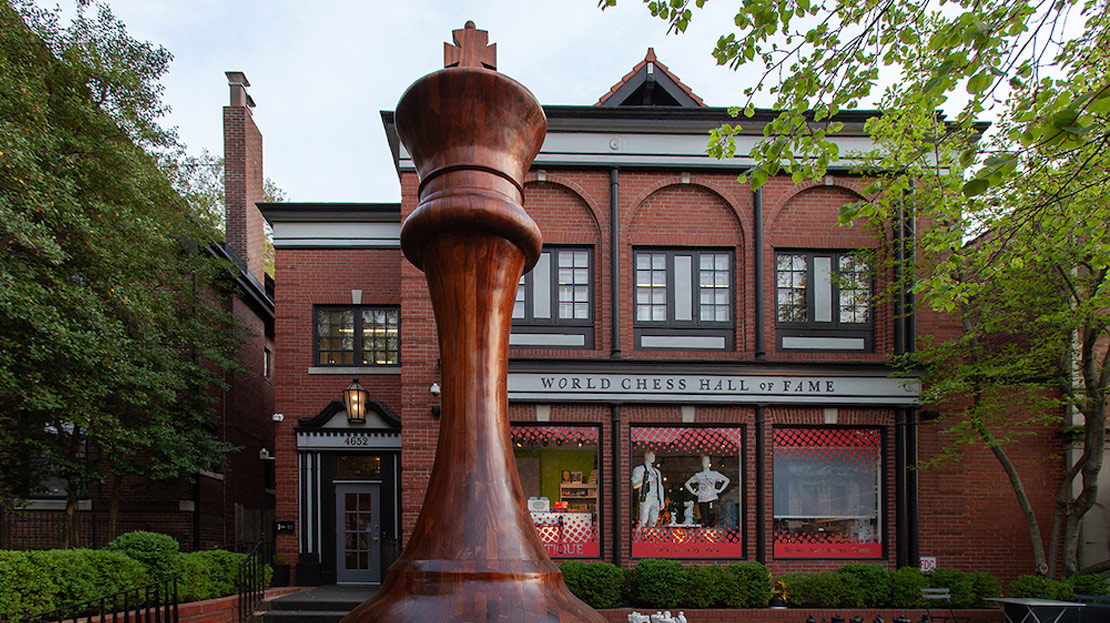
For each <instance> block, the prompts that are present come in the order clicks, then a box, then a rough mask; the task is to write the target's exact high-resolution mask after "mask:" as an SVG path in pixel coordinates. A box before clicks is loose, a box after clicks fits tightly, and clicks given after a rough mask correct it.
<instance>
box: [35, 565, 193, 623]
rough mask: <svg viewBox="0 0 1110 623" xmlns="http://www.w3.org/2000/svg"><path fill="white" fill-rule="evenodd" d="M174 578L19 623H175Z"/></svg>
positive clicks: (176, 612) (175, 581)
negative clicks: (108, 622) (109, 621)
mask: <svg viewBox="0 0 1110 623" xmlns="http://www.w3.org/2000/svg"><path fill="white" fill-rule="evenodd" d="M177 606H178V595H177V575H172V576H170V577H168V578H166V579H164V580H160V581H158V582H151V583H150V584H144V585H142V586H136V587H135V588H129V589H127V590H125V591H120V592H118V593H113V594H111V595H103V596H101V597H97V598H95V599H90V600H88V601H82V602H80V603H75V604H70V605H68V606H63V607H61V608H55V609H54V610H49V611H47V612H40V613H38V614H31V613H30V612H29V611H25V613H24V615H23V616H22V617H21V618H20V619H19V621H20V623H48V622H58V623H66V622H67V621H68V622H72V623H79V622H82V621H84V622H85V623H106V622H107V621H108V620H111V621H114V622H115V623H178V610H177Z"/></svg>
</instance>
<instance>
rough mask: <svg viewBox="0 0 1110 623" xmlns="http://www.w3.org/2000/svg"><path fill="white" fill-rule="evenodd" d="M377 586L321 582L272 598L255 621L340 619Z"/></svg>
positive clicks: (333, 622) (306, 622)
mask: <svg viewBox="0 0 1110 623" xmlns="http://www.w3.org/2000/svg"><path fill="white" fill-rule="evenodd" d="M377 590H378V587H377V586H319V587H316V588H314V589H311V590H307V591H301V592H298V593H292V594H290V595H284V596H282V597H277V598H275V599H268V600H266V601H265V602H264V603H263V604H262V607H261V608H259V611H258V612H257V613H256V621H255V623H338V621H339V620H340V619H342V618H343V617H345V616H347V613H348V612H350V611H351V610H354V609H355V608H356V607H357V606H359V605H360V604H362V603H363V602H364V601H366V600H367V599H370V598H371V597H373V596H374V593H375V592H377Z"/></svg>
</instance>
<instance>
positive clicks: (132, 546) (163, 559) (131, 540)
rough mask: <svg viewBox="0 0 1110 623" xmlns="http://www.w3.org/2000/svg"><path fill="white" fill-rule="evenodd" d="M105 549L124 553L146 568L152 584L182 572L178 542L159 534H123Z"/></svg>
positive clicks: (140, 532) (139, 532)
mask: <svg viewBox="0 0 1110 623" xmlns="http://www.w3.org/2000/svg"><path fill="white" fill-rule="evenodd" d="M104 549H106V550H108V551H113V552H123V553H124V554H127V555H128V556H130V557H131V558H132V559H133V560H137V561H139V562H140V563H141V564H142V565H143V567H145V568H146V573H147V577H148V578H149V579H150V581H151V582H157V581H158V580H163V579H165V578H167V577H169V576H171V575H173V574H175V573H180V572H181V566H180V564H181V559H180V555H179V550H180V547H179V546H178V544H177V540H176V539H174V538H173V537H171V536H168V535H165V534H158V533H157V532H142V531H138V532H127V533H125V534H121V535H119V536H118V537H116V539H115V540H114V541H112V542H111V543H109V544H108V545H107V547H105V548H104Z"/></svg>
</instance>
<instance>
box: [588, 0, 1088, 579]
mask: <svg viewBox="0 0 1110 623" xmlns="http://www.w3.org/2000/svg"><path fill="white" fill-rule="evenodd" d="M705 2H706V0H645V4H646V5H647V8H648V9H649V10H650V11H651V12H652V14H654V15H656V16H658V17H659V18H661V19H663V20H665V21H667V22H668V23H669V24H670V28H671V30H672V31H674V32H683V31H685V29H686V28H687V26H688V24H689V23H690V20H691V19H695V14H696V11H697V9H699V8H701V7H702V6H704V4H705ZM612 4H615V0H600V2H599V5H600V6H602V7H603V8H604V7H605V6H609V5H612ZM1108 50H1110V15H1108V7H1107V2H1106V0H1052V1H1047V0H1024V1H1023V0H954V1H942V0H862V1H860V2H851V3H842V2H824V1H820V0H746V1H745V2H744V3H742V4H741V6H740V8H739V9H738V11H737V12H736V14H735V17H734V20H733V24H731V25H729V26H728V29H727V31H726V32H724V33H723V34H722V35H721V36H720V38H719V39H718V41H717V44H716V46H715V48H714V50H713V52H712V54H713V56H714V57H715V59H716V61H717V62H718V63H719V64H722V65H726V66H729V67H731V68H733V69H741V68H743V69H744V70H745V72H748V73H749V75H753V76H754V78H753V80H752V84H751V85H750V86H749V88H747V89H746V90H745V92H744V94H743V97H744V98H746V100H747V101H744V102H741V103H739V105H737V106H736V107H735V108H733V109H732V110H731V112H732V113H733V115H734V116H736V117H739V118H740V120H739V122H738V123H736V124H726V125H724V126H722V127H720V128H719V129H717V130H715V131H714V132H712V133H711V136H710V153H712V154H714V155H717V156H720V157H727V156H731V155H733V154H734V152H735V137H736V136H737V135H738V134H739V133H741V132H743V131H744V129H743V126H744V121H743V119H742V117H743V116H751V115H752V114H754V101H755V98H756V97H759V96H761V95H764V94H769V95H770V96H771V97H772V100H773V104H772V105H773V106H774V108H775V109H777V110H778V111H779V112H778V114H777V116H776V117H775V118H774V120H773V121H772V122H771V123H769V124H768V125H767V126H766V127H765V128H764V139H763V140H762V141H761V142H760V143H759V144H758V145H757V146H756V147H755V148H754V149H753V150H752V152H751V156H752V157H753V158H754V159H755V161H756V164H755V166H754V167H753V168H752V170H751V171H749V172H748V174H747V175H746V176H745V177H746V178H747V179H749V180H750V182H751V186H752V188H759V187H760V186H761V185H762V184H764V183H765V182H766V181H767V179H769V177H771V176H774V175H778V174H784V175H789V176H791V177H792V178H793V179H794V180H795V181H796V182H800V181H802V180H804V179H808V178H818V177H821V176H823V175H824V174H825V173H826V170H827V168H828V167H829V166H831V165H832V164H834V163H838V161H840V162H839V164H841V165H844V161H841V158H845V160H848V161H849V162H850V164H851V165H852V166H855V167H856V170H857V171H859V172H862V173H865V174H868V175H870V176H871V177H872V180H873V183H872V184H871V185H870V187H869V188H868V190H867V198H866V199H865V200H862V201H859V202H856V203H854V204H851V205H846V206H844V207H843V208H842V210H841V222H842V223H845V224H848V223H851V222H853V221H857V220H860V219H864V220H870V221H873V222H875V223H878V224H881V225H882V231H890V229H889V228H890V227H893V226H894V224H895V223H899V226H901V225H900V221H901V219H902V218H903V217H904V216H905V215H913V217H914V218H915V219H916V220H917V222H918V223H919V224H920V225H921V226H920V227H918V228H917V230H916V232H915V235H914V237H913V239H912V240H911V244H912V245H913V251H914V257H915V260H916V262H917V264H916V266H915V267H911V268H908V269H907V270H906V271H905V275H906V277H907V281H908V283H902V284H894V286H895V287H900V288H901V287H912V288H913V289H914V290H915V291H916V292H917V293H918V294H919V295H920V297H921V303H922V304H928V305H932V306H933V307H935V308H936V309H939V310H944V311H947V312H949V313H952V314H955V315H956V316H958V317H959V319H960V320H961V322H962V323H963V325H964V328H965V334H964V335H963V336H962V337H961V338H960V339H959V340H956V341H954V342H951V343H947V344H937V345H933V346H929V347H927V348H924V349H922V351H921V353H919V356H918V357H917V359H916V361H915V362H913V363H915V364H918V365H924V366H926V370H927V373H928V378H929V379H931V380H933V381H934V382H933V383H931V384H929V385H928V388H929V396H930V397H932V398H934V399H938V400H939V399H946V398H953V397H955V396H962V397H965V398H969V399H970V401H971V405H972V407H971V408H970V409H968V410H967V411H966V413H964V414H963V415H962V416H961V417H960V418H959V421H958V422H956V423H955V424H952V425H951V426H950V427H949V430H950V432H952V433H953V434H955V435H957V437H956V438H957V439H958V440H960V441H975V442H977V443H984V444H985V445H986V446H987V447H989V448H990V449H991V450H992V452H994V454H995V456H996V457H998V459H999V461H1000V463H1001V464H1002V466H1003V467H1004V469H1005V470H1006V472H1007V474H1008V476H1009V478H1010V480H1011V483H1012V484H1013V486H1014V491H1015V495H1017V497H1018V499H1019V503H1020V504H1021V506H1022V509H1023V511H1024V512H1025V514H1026V517H1027V519H1028V520H1029V532H1030V538H1031V539H1032V541H1033V546H1034V549H1035V551H1036V554H1035V558H1036V560H1035V561H1034V562H1035V564H1036V567H1037V569H1038V570H1039V571H1041V572H1042V573H1050V572H1052V571H1053V570H1055V569H1056V566H1057V560H1058V559H1061V558H1062V561H1063V568H1064V571H1065V573H1067V574H1069V575H1070V574H1074V573H1076V572H1077V571H1079V570H1080V564H1081V561H1080V560H1079V553H1078V552H1079V543H1080V529H1081V526H1082V520H1083V516H1084V515H1085V514H1086V513H1087V511H1088V510H1090V509H1091V508H1092V507H1093V505H1094V504H1095V503H1096V501H1097V499H1098V474H1099V471H1100V470H1101V466H1102V455H1103V452H1104V449H1105V442H1104V434H1105V426H1106V403H1107V391H1108V386H1110V360H1108V358H1107V350H1108V349H1107V340H1108V339H1110V316H1108V310H1110V300H1108V296H1110V293H1108V292H1107V288H1108V285H1107V265H1108V262H1110V240H1108V238H1110V228H1108V227H1107V223H1110V213H1108V210H1110V202H1108V201H1107V199H1108V198H1110V197H1108V196H1107V195H1108V192H1110V160H1108V149H1107V148H1108V144H1110V60H1108V56H1107V55H1108ZM752 70H754V72H753V71H752ZM858 107H873V108H875V109H877V110H878V111H879V113H880V114H878V115H876V116H875V117H874V118H873V119H871V120H870V121H869V122H868V123H867V125H866V127H865V130H866V131H867V132H868V133H869V134H870V135H871V137H872V138H873V141H874V143H875V149H874V150H873V151H871V152H869V153H866V154H840V153H839V152H838V148H837V145H836V144H835V142H834V141H833V140H831V137H832V136H834V135H835V134H836V132H838V131H840V129H841V127H842V126H841V124H839V123H838V122H837V120H836V115H837V113H838V112H840V111H841V110H847V109H852V108H858ZM941 111H947V113H948V114H947V115H946V114H944V113H942V112H941ZM983 121H988V122H990V124H989V125H987V124H985V123H983ZM849 158H850V160H849ZM1017 388H1020V389H1021V395H1024V396H1031V397H1032V396H1035V397H1037V400H1036V401H1035V402H1028V401H1027V403H1026V405H1025V411H1026V412H1028V411H1029V410H1030V409H1031V408H1032V409H1033V410H1034V411H1035V413H1033V415H1032V417H1025V416H1018V417H1015V416H1014V414H1015V413H1018V412H1019V410H1016V409H1014V408H1012V407H1013V405H1014V403H1013V401H1012V398H1013V396H1014V391H1015V390H1016V389H1017ZM1061 413H1066V414H1067V416H1066V418H1067V420H1068V421H1064V418H1063V417H1062V416H1061ZM1034 423H1039V424H1046V423H1047V424H1051V425H1052V426H1054V427H1057V428H1058V427H1060V426H1061V425H1064V424H1074V426H1071V427H1069V428H1068V430H1071V431H1073V432H1074V433H1075V436H1076V437H1077V439H1076V444H1077V445H1076V446H1075V449H1074V450H1073V451H1072V454H1074V456H1073V457H1071V459H1070V460H1069V462H1068V464H1067V465H1066V467H1065V473H1064V474H1063V484H1062V486H1061V487H1060V489H1059V491H1057V492H1055V493H1056V495H1057V504H1056V513H1055V517H1054V519H1053V529H1052V531H1051V537H1050V539H1049V543H1050V546H1049V551H1048V553H1047V554H1046V552H1045V548H1044V546H1043V541H1042V536H1041V531H1040V528H1039V526H1038V524H1037V518H1036V517H1035V515H1034V514H1033V512H1032V510H1031V506H1030V505H1029V502H1028V496H1027V495H1026V491H1025V487H1024V485H1023V484H1022V482H1021V479H1020V475H1019V474H1018V473H1017V471H1016V469H1014V467H1013V462H1012V461H1010V459H1009V456H1008V454H1007V452H1006V448H1007V445H1008V443H1007V442H1010V441H1015V440H1016V439H1017V437H1015V436H1014V435H1013V430H1014V429H1015V427H1017V426H1018V425H1020V424H1034ZM1076 485H1078V486H1076ZM1073 489H1076V490H1078V493H1073ZM1061 541H1062V542H1063V544H1064V546H1063V551H1062V552H1060V551H1058V550H1057V544H1058V543H1060V542H1061ZM1100 562H1104V561H1087V563H1089V564H1094V565H1096V566H1097V565H1098V564H1099V563H1100ZM1103 566H1105V565H1103Z"/></svg>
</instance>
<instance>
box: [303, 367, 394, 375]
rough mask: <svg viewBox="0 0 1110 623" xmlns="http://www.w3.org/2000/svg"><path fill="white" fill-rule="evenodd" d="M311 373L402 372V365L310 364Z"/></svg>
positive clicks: (309, 370)
mask: <svg viewBox="0 0 1110 623" xmlns="http://www.w3.org/2000/svg"><path fill="white" fill-rule="evenodd" d="M308 373H309V374H398V375H399V374H401V366H309V368H308Z"/></svg>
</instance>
